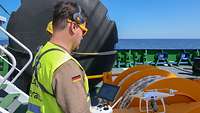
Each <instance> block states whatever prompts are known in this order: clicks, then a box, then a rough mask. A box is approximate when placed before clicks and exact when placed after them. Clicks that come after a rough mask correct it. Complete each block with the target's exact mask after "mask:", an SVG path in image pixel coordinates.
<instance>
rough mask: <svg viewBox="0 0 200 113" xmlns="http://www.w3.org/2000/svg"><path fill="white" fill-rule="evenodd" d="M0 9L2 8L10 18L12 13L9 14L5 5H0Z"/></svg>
mask: <svg viewBox="0 0 200 113" xmlns="http://www.w3.org/2000/svg"><path fill="white" fill-rule="evenodd" d="M0 7H1V9H3V11H5V12H6V14H7V15H8V16H10V13H9V12H8V10H7V9H5V8H4V7H3V5H1V4H0Z"/></svg>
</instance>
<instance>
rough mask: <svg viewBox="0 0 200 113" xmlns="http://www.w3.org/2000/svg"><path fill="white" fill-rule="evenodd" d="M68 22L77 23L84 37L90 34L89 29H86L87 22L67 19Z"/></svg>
mask: <svg viewBox="0 0 200 113" xmlns="http://www.w3.org/2000/svg"><path fill="white" fill-rule="evenodd" d="M67 22H75V23H76V24H77V25H78V26H79V27H80V29H81V30H82V32H83V36H85V35H86V34H87V32H88V28H87V27H86V22H85V21H84V20H83V19H76V21H72V20H70V19H67Z"/></svg>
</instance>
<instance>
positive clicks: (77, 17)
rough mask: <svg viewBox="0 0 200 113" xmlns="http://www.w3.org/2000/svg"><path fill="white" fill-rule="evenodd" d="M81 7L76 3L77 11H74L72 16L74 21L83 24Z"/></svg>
mask: <svg viewBox="0 0 200 113" xmlns="http://www.w3.org/2000/svg"><path fill="white" fill-rule="evenodd" d="M81 11H82V10H81V7H80V6H79V5H78V12H77V13H74V14H73V16H72V18H73V20H74V21H75V22H77V24H83V23H85V20H84V18H83V16H82V15H81Z"/></svg>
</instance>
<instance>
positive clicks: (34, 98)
mask: <svg viewBox="0 0 200 113" xmlns="http://www.w3.org/2000/svg"><path fill="white" fill-rule="evenodd" d="M50 24H51V23H50ZM51 30H53V31H49V32H51V33H52V37H51V39H50V41H48V42H47V43H46V44H45V45H44V47H42V48H41V49H40V50H39V52H38V53H37V54H36V57H35V60H34V63H33V67H34V74H33V75H34V76H33V80H32V83H31V88H30V98H29V104H28V111H27V112H31V113H32V112H33V113H63V112H64V113H89V112H90V110H89V107H90V103H89V96H88V90H89V88H88V80H87V77H86V75H85V72H84V70H83V68H82V67H81V65H80V64H79V63H78V61H76V60H75V59H74V58H73V57H72V56H71V55H70V53H71V52H72V51H73V50H75V49H77V48H78V47H79V45H80V42H81V40H82V38H83V36H84V35H85V34H86V32H87V28H86V16H85V14H84V12H83V10H81V8H80V6H79V5H78V4H76V3H74V2H59V3H58V4H57V5H56V6H55V7H54V12H53V21H52V29H51Z"/></svg>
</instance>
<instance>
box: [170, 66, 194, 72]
mask: <svg viewBox="0 0 200 113" xmlns="http://www.w3.org/2000/svg"><path fill="white" fill-rule="evenodd" d="M172 67H173V68H175V69H178V70H180V71H184V72H187V73H192V72H191V71H187V70H185V69H181V68H179V67H178V66H173V65H172Z"/></svg>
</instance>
